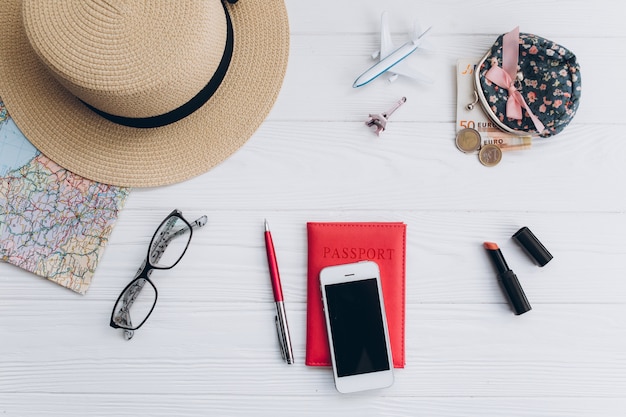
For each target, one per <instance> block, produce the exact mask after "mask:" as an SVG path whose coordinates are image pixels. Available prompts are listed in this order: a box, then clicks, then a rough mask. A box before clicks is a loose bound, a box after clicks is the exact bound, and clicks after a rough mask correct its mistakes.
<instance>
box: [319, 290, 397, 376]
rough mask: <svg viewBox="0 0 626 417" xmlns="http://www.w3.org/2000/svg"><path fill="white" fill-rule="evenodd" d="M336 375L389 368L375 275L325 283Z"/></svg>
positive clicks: (356, 373) (363, 372) (364, 372)
mask: <svg viewBox="0 0 626 417" xmlns="http://www.w3.org/2000/svg"><path fill="white" fill-rule="evenodd" d="M324 290H325V293H326V303H327V305H328V316H329V323H330V330H331V333H332V339H333V340H334V343H333V345H332V346H331V348H332V349H333V351H334V354H335V364H336V367H337V376H339V377H342V376H350V375H359V374H366V373H369V372H377V371H386V370H388V369H390V363H389V360H388V357H389V356H388V353H387V344H386V343H385V329H384V327H383V317H382V311H381V306H380V297H379V295H378V286H377V285H376V279H375V278H369V279H363V280H359V281H351V282H343V283H339V284H331V285H325V286H324Z"/></svg>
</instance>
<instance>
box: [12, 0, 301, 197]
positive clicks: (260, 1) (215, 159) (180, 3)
mask: <svg viewBox="0 0 626 417" xmlns="http://www.w3.org/2000/svg"><path fill="white" fill-rule="evenodd" d="M229 1H232V0H229ZM288 55H289V25H288V20H287V12H286V9H285V5H284V2H283V0H239V2H237V3H235V4H229V3H222V2H221V1H220V0H150V1H138V0H63V1H50V0H21V1H20V0H3V1H2V6H0V97H1V98H2V100H3V101H4V103H5V105H6V107H7V109H8V111H9V114H10V115H11V116H12V118H13V119H14V120H15V122H16V124H17V125H18V126H19V128H20V129H21V130H22V132H23V133H24V135H25V136H26V137H27V138H28V139H29V140H30V141H31V142H32V143H33V145H35V146H36V147H37V148H38V149H39V150H40V151H41V152H42V153H43V154H44V155H46V156H47V157H49V158H50V159H52V160H53V161H55V162H56V163H58V164H59V165H61V166H63V167H64V168H66V169H68V170H70V171H72V172H74V173H76V174H79V175H81V176H83V177H86V178H89V179H93V180H96V181H100V182H103V183H107V184H115V185H122V186H135V187H148V186H157V185H164V184H170V183H175V182H179V181H182V180H185V179H187V178H190V177H193V176H196V175H198V174H201V173H203V172H206V171H208V170H209V169H211V168H212V167H214V166H215V165H217V164H218V163H219V162H221V161H223V160H224V159H225V158H227V157H228V156H229V155H231V154H232V153H233V152H235V151H236V150H237V149H238V148H239V147H240V146H241V145H243V144H244V143H245V142H246V141H247V140H248V138H250V136H251V135H252V134H253V133H254V131H255V130H256V129H257V128H258V127H259V125H260V124H261V123H262V122H263V120H264V119H265V117H266V116H267V114H268V113H269V111H270V109H271V107H272V105H273V104H274V101H275V100H276V97H277V96H278V92H279V90H280V87H281V84H282V81H283V77H284V74H285V69H286V66H287V58H288Z"/></svg>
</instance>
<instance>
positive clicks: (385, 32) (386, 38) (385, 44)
mask: <svg viewBox="0 0 626 417" xmlns="http://www.w3.org/2000/svg"><path fill="white" fill-rule="evenodd" d="M394 49H396V48H395V47H394V45H393V42H392V41H391V33H390V32H389V22H388V19H387V12H383V14H382V15H381V17H380V54H379V58H380V59H383V58H385V57H386V56H388V55H389V54H390V53H391V52H393V50H394Z"/></svg>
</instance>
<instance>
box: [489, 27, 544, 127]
mask: <svg viewBox="0 0 626 417" xmlns="http://www.w3.org/2000/svg"><path fill="white" fill-rule="evenodd" d="M518 54H519V27H516V28H515V29H513V30H512V31H510V32H509V33H507V34H506V35H504V36H503V37H502V68H500V67H498V66H497V65H494V66H492V67H491V68H490V69H489V71H487V74H485V77H486V78H487V79H488V80H489V81H491V82H492V83H494V84H496V85H498V86H499V87H501V88H506V89H507V91H508V93H509V98H508V99H507V101H506V116H507V117H510V118H511V119H516V120H521V118H522V107H524V108H525V109H526V111H527V112H528V115H529V117H530V119H531V120H532V121H533V123H534V124H535V128H536V129H537V131H538V132H539V133H541V132H543V131H544V129H545V127H544V125H543V123H541V120H539V118H537V116H535V115H534V114H533V112H532V111H531V110H530V107H528V104H526V101H524V97H523V96H522V93H520V92H519V90H518V89H517V87H515V79H516V76H517V56H518Z"/></svg>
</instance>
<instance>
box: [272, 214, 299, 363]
mask: <svg viewBox="0 0 626 417" xmlns="http://www.w3.org/2000/svg"><path fill="white" fill-rule="evenodd" d="M265 249H266V250H267V265H268V267H269V270H270V280H271V281H272V291H273V292H274V303H275V304H276V318H275V319H274V321H275V322H276V331H277V332H278V343H279V344H280V353H281V354H282V356H283V359H284V360H285V361H286V362H287V363H288V364H290V365H291V364H292V363H293V349H292V346H291V337H290V336H289V326H288V325H287V313H286V312H285V303H284V301H283V288H282V286H281V285H280V274H279V273H278V262H277V261H276V251H275V250H274V242H273V241H272V234H271V233H270V227H269V225H268V224H267V219H266V220H265Z"/></svg>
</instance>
